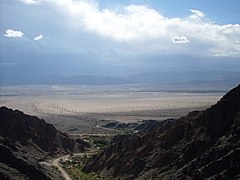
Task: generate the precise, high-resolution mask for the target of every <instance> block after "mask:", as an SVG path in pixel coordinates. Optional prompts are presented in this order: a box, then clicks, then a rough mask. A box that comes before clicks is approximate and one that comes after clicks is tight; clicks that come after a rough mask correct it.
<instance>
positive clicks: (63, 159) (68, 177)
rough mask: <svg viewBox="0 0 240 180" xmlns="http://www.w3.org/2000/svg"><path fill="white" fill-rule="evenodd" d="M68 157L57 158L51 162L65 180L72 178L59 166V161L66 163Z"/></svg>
mask: <svg viewBox="0 0 240 180" xmlns="http://www.w3.org/2000/svg"><path fill="white" fill-rule="evenodd" d="M69 156H70V155H66V156H62V157H59V158H56V159H54V160H53V161H52V165H53V166H55V167H57V168H58V170H59V171H60V172H61V174H62V176H63V177H64V178H65V180H72V178H71V177H70V176H69V175H68V174H67V172H66V171H65V170H64V169H63V168H62V167H61V166H60V165H59V161H66V160H67V159H68V158H69Z"/></svg>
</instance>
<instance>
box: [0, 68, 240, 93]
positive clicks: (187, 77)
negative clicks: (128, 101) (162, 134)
mask: <svg viewBox="0 0 240 180" xmlns="http://www.w3.org/2000/svg"><path fill="white" fill-rule="evenodd" d="M239 81H240V72H220V71H219V72H218V71H217V72H191V71H190V72H151V73H150V72H148V73H139V74H134V75H126V76H111V75H108V76H107V75H105V76H101V75H91V74H89V75H74V76H63V75H42V76H22V77H21V76H18V77H16V76H9V77H6V78H4V79H1V78H0V84H1V85H37V84H51V85H53V84H56V85H60V84H65V85H71V84H78V85H120V84H159V85H161V86H163V88H164V87H170V88H172V89H173V88H174V87H175V88H176V86H180V88H184V86H190V87H191V86H194V87H196V84H197V85H198V87H199V85H200V86H209V85H212V86H214V85H217V86H218V87H222V88H223V87H224V86H227V88H229V87H232V86H233V85H234V84H237V83H238V82H239ZM173 85H175V86H173ZM185 89H187V88H185ZM225 89H226V88H225Z"/></svg>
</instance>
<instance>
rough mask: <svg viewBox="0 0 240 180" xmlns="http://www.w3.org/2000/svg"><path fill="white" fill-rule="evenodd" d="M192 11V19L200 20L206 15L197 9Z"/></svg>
mask: <svg viewBox="0 0 240 180" xmlns="http://www.w3.org/2000/svg"><path fill="white" fill-rule="evenodd" d="M190 11H191V12H192V13H193V14H192V15H191V16H190V18H192V19H198V18H203V17H204V16H205V14H204V13H203V12H202V11H199V10H196V9H190Z"/></svg>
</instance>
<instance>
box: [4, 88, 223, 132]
mask: <svg viewBox="0 0 240 180" xmlns="http://www.w3.org/2000/svg"><path fill="white" fill-rule="evenodd" d="M223 94H224V93H194V92H188V93H183V92H145V91H136V90H125V91H122V90H116V89H110V90H109V89H107V90H104V89H100V88H99V89H97V90H96V89H91V88H89V89H88V88H87V87H84V88H82V87H81V88H70V87H68V88H66V87H65V88H63V87H62V88H59V87H58V88H56V87H52V86H51V87H50V86H41V87H39V86H38V87H36V86H20V87H19V86H14V87H2V88H1V89H0V106H7V107H9V108H12V109H19V110H21V111H23V112H25V113H27V114H30V115H35V116H38V117H40V118H43V119H45V120H46V121H47V122H49V123H53V124H54V125H55V126H56V127H57V128H58V129H60V130H64V131H68V132H70V133H71V132H73V133H76V132H81V133H90V134H92V133H94V132H96V131H97V132H98V133H104V132H106V130H103V129H102V130H101V129H99V128H96V126H97V125H98V124H99V123H101V122H103V120H118V121H122V122H132V121H138V120H144V119H157V120H162V119H166V118H177V117H180V116H182V115H185V114H187V113H188V112H190V111H192V110H202V109H205V108H207V107H210V106H211V105H213V104H214V103H216V102H217V101H218V100H219V99H220V98H221V97H222V95H223Z"/></svg>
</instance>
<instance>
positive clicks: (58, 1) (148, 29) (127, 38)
mask: <svg viewBox="0 0 240 180" xmlns="http://www.w3.org/2000/svg"><path fill="white" fill-rule="evenodd" d="M239 7H240V1H239V0H221V1H219V0H211V1H207V0H201V1H199V0H181V1H180V0H172V1H169V0H115V1H109V0H0V73H1V74H0V75H1V78H2V79H4V78H7V77H8V76H12V77H16V78H17V77H19V78H23V77H26V76H41V75H65V76H72V75H84V74H92V75H101V76H124V75H128V74H136V73H141V72H161V71H239V69H240V9H239Z"/></svg>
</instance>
